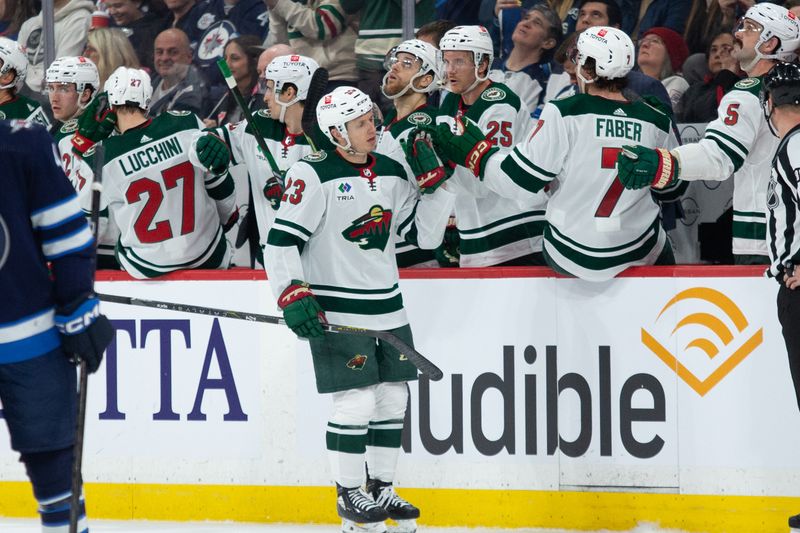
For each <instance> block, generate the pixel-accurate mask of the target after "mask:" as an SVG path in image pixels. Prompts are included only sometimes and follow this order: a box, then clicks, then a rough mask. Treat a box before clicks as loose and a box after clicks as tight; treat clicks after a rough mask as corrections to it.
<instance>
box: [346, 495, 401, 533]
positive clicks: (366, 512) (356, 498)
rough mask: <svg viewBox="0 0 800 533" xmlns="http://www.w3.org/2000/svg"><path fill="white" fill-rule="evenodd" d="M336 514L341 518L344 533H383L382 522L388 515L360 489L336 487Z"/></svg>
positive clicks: (383, 525)
mask: <svg viewBox="0 0 800 533" xmlns="http://www.w3.org/2000/svg"><path fill="white" fill-rule="evenodd" d="M336 495H337V498H336V512H337V513H339V516H341V517H342V531H343V532H344V533H359V532H368V533H383V532H384V531H386V524H384V523H383V522H384V520H386V519H387V518H389V513H388V512H387V511H386V510H385V509H384V508H383V507H381V506H379V505H377V504H376V503H375V501H374V500H373V499H372V497H371V496H370V495H369V494H367V493H366V492H364V489H362V488H361V487H356V488H353V489H348V488H345V487H342V486H340V485H338V484H337V485H336Z"/></svg>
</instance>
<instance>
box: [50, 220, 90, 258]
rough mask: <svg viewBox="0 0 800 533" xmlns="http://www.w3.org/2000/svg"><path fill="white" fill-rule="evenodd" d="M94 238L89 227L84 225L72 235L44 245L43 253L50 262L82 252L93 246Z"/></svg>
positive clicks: (69, 234)
mask: <svg viewBox="0 0 800 533" xmlns="http://www.w3.org/2000/svg"><path fill="white" fill-rule="evenodd" d="M93 241H94V237H92V232H91V231H90V230H89V226H87V225H82V226H81V227H80V228H78V229H77V230H75V231H73V232H72V233H68V234H67V235H64V236H62V237H59V238H57V239H53V240H50V241H45V242H43V243H42V253H43V254H44V256H45V257H46V258H47V259H48V260H49V261H52V260H53V259H58V258H59V257H61V256H64V255H67V254H70V253H72V252H75V251H77V250H81V249H83V248H85V247H87V246H89V245H91V244H92V242H93Z"/></svg>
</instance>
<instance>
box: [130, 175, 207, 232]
mask: <svg viewBox="0 0 800 533" xmlns="http://www.w3.org/2000/svg"><path fill="white" fill-rule="evenodd" d="M161 179H162V180H163V182H164V186H165V187H166V189H167V191H169V190H170V189H174V188H175V187H177V186H178V181H179V180H182V181H183V183H182V186H183V188H182V202H181V207H182V209H181V235H186V234H188V233H192V232H193V231H194V167H193V166H192V164H191V163H190V162H188V161H184V162H183V163H179V164H177V165H175V166H174V167H169V168H168V169H165V170H163V171H161ZM144 194H146V195H147V201H146V202H145V204H144V207H142V211H141V212H140V213H139V217H138V218H137V219H136V221H135V222H134V223H133V231H134V232H135V233H136V238H137V239H139V242H141V243H144V244H153V243H157V242H163V241H166V240H167V239H171V238H172V236H173V233H172V224H171V223H170V220H169V219H167V220H159V221H158V222H156V223H155V224H153V219H154V218H155V217H156V213H158V208H159V207H161V204H162V203H163V202H164V191H162V190H161V184H160V183H159V182H157V181H155V180H152V179H150V178H140V179H138V180H136V181H133V182H131V184H130V185H129V186H128V190H127V191H125V199H126V200H128V203H129V204H131V205H133V204H135V203H137V202H140V201H141V200H142V195H144ZM151 225H152V228H151Z"/></svg>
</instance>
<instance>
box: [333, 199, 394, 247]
mask: <svg viewBox="0 0 800 533" xmlns="http://www.w3.org/2000/svg"><path fill="white" fill-rule="evenodd" d="M391 228H392V211H391V210H388V209H384V208H382V207H381V206H379V205H373V206H372V207H371V208H370V210H369V213H367V214H366V215H364V216H360V217H358V218H357V219H355V220H354V221H353V223H352V224H351V225H350V226H349V227H348V228H347V229H346V230H344V231H343V232H342V236H343V237H344V238H345V239H347V240H348V241H350V242H354V243H356V244H357V245H358V246H359V247H360V248H361V249H362V250H370V249H372V248H375V249H378V250H381V251H383V250H384V249H386V243H387V242H388V241H389V234H390V233H391Z"/></svg>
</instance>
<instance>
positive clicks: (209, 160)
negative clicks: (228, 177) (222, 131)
mask: <svg viewBox="0 0 800 533" xmlns="http://www.w3.org/2000/svg"><path fill="white" fill-rule="evenodd" d="M195 151H196V152H197V159H198V160H199V161H200V164H201V165H203V166H204V167H206V168H207V169H208V170H210V171H211V173H212V174H215V175H219V174H222V173H223V172H225V171H226V170H227V169H228V164H229V163H230V161H231V151H230V150H229V149H228V145H227V144H225V141H223V140H222V139H220V138H219V135H215V134H213V133H210V132H209V133H206V134H205V135H203V136H202V137H200V138H199V139H197V145H196V146H195Z"/></svg>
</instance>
